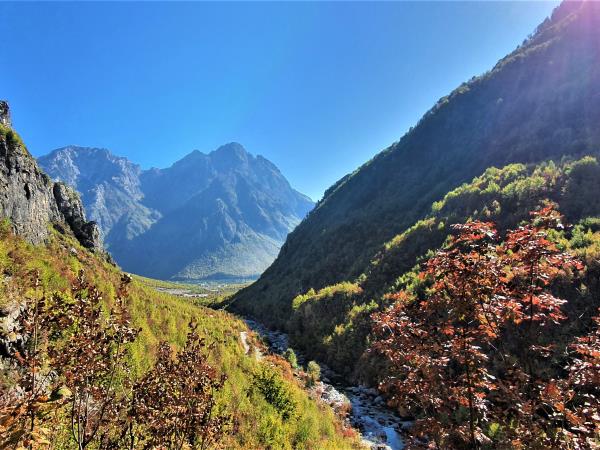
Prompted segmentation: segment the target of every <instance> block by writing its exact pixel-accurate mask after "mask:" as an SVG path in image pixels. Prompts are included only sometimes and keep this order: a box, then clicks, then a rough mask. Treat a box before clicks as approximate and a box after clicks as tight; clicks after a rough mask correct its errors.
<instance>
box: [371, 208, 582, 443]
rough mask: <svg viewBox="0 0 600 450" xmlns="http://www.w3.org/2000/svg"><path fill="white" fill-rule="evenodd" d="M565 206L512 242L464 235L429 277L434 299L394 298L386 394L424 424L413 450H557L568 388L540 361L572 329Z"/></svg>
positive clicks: (484, 232) (380, 338) (383, 343)
mask: <svg viewBox="0 0 600 450" xmlns="http://www.w3.org/2000/svg"><path fill="white" fill-rule="evenodd" d="M560 228H562V224H561V223H560V215H559V214H558V213H557V212H556V211H555V210H554V208H553V205H547V206H545V207H543V208H542V209H541V210H540V211H537V212H534V213H532V220H531V221H530V222H529V223H527V224H525V225H524V226H522V227H519V228H518V229H516V230H512V231H509V232H508V233H507V235H506V238H505V239H504V240H503V241H501V240H500V239H499V236H498V233H497V231H496V230H495V228H494V226H493V224H491V223H483V222H469V223H467V224H464V225H457V226H455V230H456V232H457V234H456V235H455V236H453V237H452V238H451V240H450V242H449V244H448V246H447V248H445V249H442V250H440V251H438V252H437V253H436V254H435V255H434V256H433V257H432V258H430V259H429V260H428V261H427V262H426V263H425V265H424V268H423V270H422V272H421V274H420V278H421V279H422V280H424V281H427V282H428V283H429V288H428V289H427V293H426V295H425V297H424V298H422V299H421V298H418V297H417V296H415V295H414V294H412V293H411V292H406V291H404V292H399V293H396V294H392V295H391V296H390V299H391V300H393V301H394V302H395V303H394V304H393V305H392V307H391V308H389V309H388V310H386V311H383V312H381V313H377V314H375V315H374V316H373V319H374V322H375V326H374V333H375V336H376V338H377V340H376V342H375V344H374V346H373V349H374V350H375V351H377V352H380V353H382V354H383V355H384V356H385V357H386V360H387V362H388V365H389V375H388V376H387V377H386V379H385V380H384V381H383V383H382V384H381V386H380V387H381V389H382V390H383V391H385V392H387V394H388V395H389V396H390V400H391V402H392V403H394V404H396V405H398V406H400V405H401V406H402V407H403V408H405V409H406V413H408V414H412V415H414V416H415V417H416V421H415V425H414V427H413V429H412V433H413V441H412V446H413V447H415V448H418V447H420V446H429V445H435V446H436V448H481V447H484V446H488V445H489V446H497V445H509V444H510V445H512V446H513V447H519V446H521V445H525V446H529V447H530V448H536V446H537V447H539V448H547V447H548V446H554V445H556V444H557V443H558V442H559V440H560V439H561V437H560V433H558V431H559V430H560V429H561V428H562V425H561V424H560V423H559V422H558V421H557V420H555V418H553V417H552V416H551V414H549V411H548V409H547V408H546V407H547V406H548V402H547V401H545V400H546V397H548V393H549V392H554V391H555V390H557V389H559V386H558V384H557V383H556V382H555V381H554V380H553V379H551V378H550V377H548V375H547V374H545V373H544V370H543V369H544V365H543V364H541V363H540V360H543V359H544V358H547V357H548V355H549V353H550V352H552V350H553V349H552V346H551V345H549V344H548V343H547V342H546V339H545V337H546V336H547V334H548V332H549V331H550V330H552V327H553V326H555V325H556V324H558V323H559V322H560V321H561V320H563V319H564V315H563V313H562V311H561V305H562V304H563V300H561V299H558V298H556V297H555V296H553V295H552V293H551V289H550V288H551V286H552V284H553V282H554V281H555V280H556V279H557V278H558V277H559V276H561V275H562V274H564V273H565V272H566V271H570V270H573V269H578V268H580V265H579V263H578V262H577V261H575V260H574V259H573V258H572V257H571V256H570V255H568V254H566V253H564V252H561V251H560V250H559V249H558V248H557V247H556V246H555V245H554V244H553V243H552V242H551V241H550V240H549V239H548V232H549V230H551V229H560Z"/></svg>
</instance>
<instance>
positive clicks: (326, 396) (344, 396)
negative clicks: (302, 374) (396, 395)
mask: <svg viewBox="0 0 600 450" xmlns="http://www.w3.org/2000/svg"><path fill="white" fill-rule="evenodd" d="M245 321H246V323H247V324H248V326H249V327H250V328H251V329H252V330H253V331H255V332H256V333H257V334H259V335H260V336H262V337H263V339H264V340H265V341H266V342H267V343H268V345H269V349H270V351H272V352H273V353H277V354H283V352H285V351H286V350H287V348H288V346H289V345H288V337H287V335H286V334H285V333H281V332H279V331H273V330H269V329H267V328H266V327H264V326H263V325H262V324H260V323H258V322H256V321H254V320H250V319H246V320H245ZM296 355H297V357H298V363H299V364H304V363H305V362H306V360H305V358H304V356H303V355H302V354H299V353H296ZM312 389H313V393H314V394H315V395H316V396H318V397H320V398H321V400H323V401H324V402H326V403H328V404H329V405H331V406H332V407H333V408H334V409H335V410H343V409H346V410H347V409H350V413H349V415H348V421H349V423H350V425H352V427H354V428H356V429H357V430H358V431H360V433H361V436H362V440H363V442H364V444H365V445H367V446H368V447H370V448H371V449H372V450H400V449H402V448H404V444H403V441H402V429H403V428H405V427H406V426H408V425H409V422H407V421H405V420H403V419H402V418H400V417H399V416H398V415H396V414H395V413H394V412H393V411H392V410H391V409H389V408H388V407H387V406H386V404H385V401H384V400H383V398H382V397H381V396H379V395H378V393H377V391H376V390H375V389H371V388H367V387H365V386H348V385H345V384H344V383H343V381H342V379H341V377H340V376H339V375H337V374H336V373H335V372H333V371H332V370H331V369H329V368H328V367H327V366H325V365H321V381H320V382H319V383H317V384H316V386H315V387H313V388H312ZM348 405H350V406H351V408H348Z"/></svg>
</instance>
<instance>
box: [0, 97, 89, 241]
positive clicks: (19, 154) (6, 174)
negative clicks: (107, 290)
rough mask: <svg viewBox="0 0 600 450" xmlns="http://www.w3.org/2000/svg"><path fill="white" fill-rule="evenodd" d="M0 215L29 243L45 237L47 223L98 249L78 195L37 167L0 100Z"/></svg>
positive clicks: (47, 232)
mask: <svg viewBox="0 0 600 450" xmlns="http://www.w3.org/2000/svg"><path fill="white" fill-rule="evenodd" d="M0 217H2V218H6V219H8V220H9V221H10V223H11V226H12V228H13V230H14V231H15V232H16V233H17V234H19V235H21V236H23V237H24V238H25V239H27V240H28V241H29V242H31V243H35V244H39V243H41V242H44V241H46V240H47V239H48V238H49V233H50V230H49V226H50V225H51V224H54V225H55V226H56V227H58V228H60V229H61V230H63V231H67V230H68V231H70V232H72V233H73V234H74V235H75V236H76V237H77V239H78V240H79V241H80V242H81V243H82V245H84V246H85V247H87V248H90V249H92V250H94V249H100V248H101V245H100V242H99V239H98V229H97V227H96V225H95V223H93V222H88V221H86V218H85V214H84V212H83V207H82V205H81V201H80V200H79V197H78V196H77V195H76V194H75V193H74V192H73V191H72V190H71V189H70V188H68V187H67V186H65V185H64V184H62V183H54V182H52V180H51V179H50V177H48V176H47V175H46V174H45V173H44V172H42V171H41V170H40V168H39V167H38V165H37V163H36V161H35V159H34V158H33V157H32V156H31V155H30V154H29V152H28V151H27V149H26V148H25V145H24V144H23V142H21V139H20V138H19V136H18V135H17V134H16V133H15V132H14V131H13V129H12V128H11V121H10V115H9V108H8V104H7V103H6V102H2V101H0Z"/></svg>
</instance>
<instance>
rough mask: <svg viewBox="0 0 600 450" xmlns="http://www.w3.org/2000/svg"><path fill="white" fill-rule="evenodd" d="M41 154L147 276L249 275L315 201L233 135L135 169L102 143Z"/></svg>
mask: <svg viewBox="0 0 600 450" xmlns="http://www.w3.org/2000/svg"><path fill="white" fill-rule="evenodd" d="M39 163H40V165H41V166H42V167H43V168H44V170H45V171H46V172H47V173H48V174H50V176H52V177H53V178H54V179H57V180H61V181H63V182H65V183H67V184H70V185H72V186H74V187H75V189H77V190H78V191H79V192H80V193H81V196H82V198H83V202H84V205H85V208H86V212H87V214H88V216H89V217H91V218H92V219H93V220H95V221H97V222H98V224H99V225H100V229H101V232H102V235H103V237H104V241H105V244H106V246H107V249H108V250H109V251H110V252H111V254H112V255H113V257H114V259H115V260H116V261H117V262H118V263H119V264H120V265H121V266H122V267H123V268H124V269H125V270H128V271H131V272H135V273H139V274H141V275H146V276H151V277H155V278H162V279H171V278H174V279H185V280H201V279H244V278H254V277H256V276H258V275H259V274H260V273H261V272H262V271H263V270H264V269H265V268H266V267H267V266H268V265H269V264H270V263H271V262H272V261H273V259H275V257H276V256H277V253H278V252H279V249H280V247H281V245H282V243H283V241H284V240H285V238H286V236H287V234H288V233H289V232H290V231H291V230H292V229H293V228H294V227H295V226H296V225H297V224H298V223H299V222H300V221H301V220H302V218H303V217H304V216H305V215H306V213H307V212H308V211H309V210H310V209H311V208H312V206H313V203H312V201H311V200H310V199H309V198H308V197H306V196H304V195H302V194H300V193H298V192H297V191H295V190H294V189H292V188H291V187H290V185H289V183H288V182H287V180H286V179H285V178H284V177H283V175H282V174H281V172H280V171H279V170H278V169H277V167H275V166H274V165H273V164H272V163H271V162H269V161H268V160H267V159H265V158H263V157H261V156H253V155H251V154H249V153H248V152H247V151H246V150H245V149H244V148H243V147H242V146H241V145H240V144H237V143H231V144H227V145H224V146H222V147H220V148H219V149H217V150H215V151H213V152H211V153H209V154H205V153H202V152H200V151H197V150H196V151H193V152H192V153H190V154H189V155H187V156H185V157H184V158H183V159H181V160H180V161H178V162H176V163H175V164H173V165H172V166H171V167H169V168H166V169H150V170H146V171H142V170H141V169H140V167H139V166H138V165H136V164H133V163H131V162H130V161H128V160H127V159H126V158H121V157H118V156H115V155H113V154H112V153H110V152H109V151H108V150H105V149H97V148H82V147H73V146H71V147H65V148H61V149H57V150H55V151H53V152H51V153H50V154H49V155H47V156H43V157H41V158H39Z"/></svg>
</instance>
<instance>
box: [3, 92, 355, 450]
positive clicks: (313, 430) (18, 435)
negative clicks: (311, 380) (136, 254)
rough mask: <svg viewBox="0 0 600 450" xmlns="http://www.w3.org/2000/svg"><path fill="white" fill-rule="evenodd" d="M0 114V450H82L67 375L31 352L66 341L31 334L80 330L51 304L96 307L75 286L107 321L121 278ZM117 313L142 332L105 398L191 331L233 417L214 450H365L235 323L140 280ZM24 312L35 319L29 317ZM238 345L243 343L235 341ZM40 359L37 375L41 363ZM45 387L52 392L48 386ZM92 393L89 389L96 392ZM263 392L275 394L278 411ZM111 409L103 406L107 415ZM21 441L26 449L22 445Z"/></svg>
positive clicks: (104, 360) (71, 201)
mask: <svg viewBox="0 0 600 450" xmlns="http://www.w3.org/2000/svg"><path fill="white" fill-rule="evenodd" d="M7 113H8V106H7V105H6V103H5V102H0V273H2V274H3V279H2V283H0V416H2V421H0V422H1V423H0V447H2V448H13V447H15V446H18V445H19V444H20V443H21V442H25V443H26V445H30V446H34V447H35V446H40V445H42V446H45V445H46V444H48V442H51V443H52V445H54V446H56V447H58V448H64V449H71V448H79V447H80V445H78V444H79V443H76V442H75V441H74V434H73V433H72V422H71V419H70V417H71V410H70V409H69V407H68V404H69V403H68V402H67V401H63V400H65V399H66V398H71V397H72V396H73V395H76V394H73V392H74V390H69V389H67V388H66V387H65V386H66V385H67V383H68V381H66V379H67V378H68V377H67V376H65V375H64V373H63V374H61V373H60V370H54V369H53V368H54V367H56V366H52V365H50V366H46V364H47V363H49V361H51V360H52V358H51V357H48V355H47V354H46V353H45V352H44V351H43V350H40V347H44V348H46V347H47V346H48V344H49V342H53V343H56V342H58V343H65V341H66V342H67V343H69V342H71V341H70V340H69V339H65V340H63V339H61V338H60V337H58V336H55V335H54V334H53V333H50V332H49V330H47V329H41V330H40V333H39V335H37V334H36V332H34V331H33V330H34V329H37V328H36V327H41V326H40V325H39V324H40V323H44V324H46V326H47V325H48V324H49V323H52V322H54V323H60V325H59V327H62V328H65V329H72V327H73V326H74V323H76V322H78V320H77V319H81V317H77V314H78V312H77V311H79V313H81V310H78V309H77V308H74V309H72V310H71V311H74V312H73V315H72V316H70V317H67V318H66V320H65V317H63V318H62V321H61V319H56V317H59V316H60V312H58V311H57V310H55V309H54V308H55V307H56V305H57V303H56V298H60V299H62V300H64V301H65V302H67V303H69V304H71V305H72V304H74V303H77V302H81V304H83V303H85V304H92V303H93V298H94V296H93V295H92V294H91V293H90V291H91V289H90V288H87V287H86V288H85V289H83V291H85V293H83V294H82V292H83V291H82V290H81V286H80V284H79V281H78V279H80V278H82V277H83V279H85V280H86V281H89V282H90V283H91V285H90V286H95V287H96V288H97V289H98V290H99V291H100V292H101V295H100V296H99V297H97V299H98V300H99V301H100V302H101V304H100V305H99V306H100V307H101V308H102V309H103V312H101V311H100V310H94V313H92V314H91V315H92V316H94V317H103V318H104V319H106V318H107V316H108V314H104V313H107V312H108V311H109V310H111V309H113V308H114V306H115V303H116V302H117V296H118V292H119V289H120V285H121V283H120V280H122V279H123V274H122V273H121V272H120V270H118V269H117V268H116V267H114V265H112V264H110V263H109V262H108V261H107V260H106V258H104V257H103V254H102V253H101V252H90V251H86V248H88V249H89V248H92V249H96V248H100V247H98V245H99V244H98V242H97V237H98V232H97V228H96V225H95V224H94V223H93V222H85V218H84V215H83V207H82V205H81V202H80V200H79V198H78V196H77V194H76V193H75V192H73V191H72V190H71V189H70V188H67V187H66V186H65V185H63V184H62V183H53V182H52V181H51V180H50V178H49V177H48V176H47V175H45V174H44V173H43V172H42V171H41V170H40V169H39V168H38V166H37V164H36V162H35V160H34V159H33V157H32V156H30V155H29V153H28V152H27V150H26V149H25V146H24V145H23V143H22V142H21V140H20V138H19V137H18V135H17V134H16V133H15V132H14V131H13V130H12V129H11V128H10V120H9V116H8V114H7ZM52 225H54V228H53V227H52ZM86 233H87V234H86ZM75 237H77V238H78V239H76V238H75ZM81 274H83V275H81ZM125 279H127V277H126V278H125ZM77 289H79V293H78V294H76V291H77ZM77 295H79V297H77ZM125 303H126V308H127V310H128V313H126V314H123V316H122V317H121V319H122V321H120V322H119V323H120V324H123V323H125V322H126V323H128V324H131V325H132V326H133V327H134V328H135V329H137V330H139V336H138V337H137V339H136V340H135V341H134V342H131V343H126V344H125V345H126V346H127V352H126V355H127V363H128V366H129V367H130V368H131V372H130V371H129V370H126V371H124V372H123V373H121V372H119V382H118V383H116V384H115V386H116V387H114V389H113V390H112V391H110V392H111V395H112V394H116V393H117V391H118V390H119V389H122V388H125V387H126V386H127V385H130V383H127V382H125V381H124V380H123V379H122V378H127V377H131V379H130V380H129V381H130V382H132V381H135V380H137V379H139V377H140V376H141V375H142V374H144V373H145V371H147V370H148V369H149V368H150V367H152V365H153V364H154V363H155V360H156V357H157V353H158V343H159V342H160V341H167V342H169V343H170V344H171V345H172V346H173V347H174V348H181V346H182V345H183V343H184V342H185V341H186V333H187V331H188V330H189V328H188V324H192V323H195V324H196V325H197V326H198V330H199V334H200V335H201V337H202V339H204V340H206V342H207V344H209V345H210V351H207V353H209V358H210V363H211V365H212V366H213V367H214V368H215V370H216V372H217V373H218V375H219V376H221V375H224V376H225V377H226V381H225V384H224V387H223V389H220V390H219V392H218V394H216V397H215V401H216V403H217V405H216V409H218V411H219V414H221V413H223V414H225V415H226V416H228V417H230V418H231V426H228V427H227V428H226V430H225V434H224V436H223V437H222V439H221V442H220V443H219V444H220V445H219V447H218V448H230V449H251V448H256V449H263V448H286V449H287V448H292V445H293V446H294V447H297V448H322V449H336V450H337V449H354V448H356V449H357V448H362V447H360V444H359V442H358V437H357V434H356V433H355V432H354V431H353V430H352V429H349V428H348V427H346V426H345V425H344V424H343V423H342V421H341V419H340V418H338V417H337V416H335V414H334V412H333V410H332V409H331V408H330V407H329V406H327V405H325V404H324V403H322V402H320V401H317V400H315V399H314V398H313V397H311V396H310V395H309V393H308V392H307V391H306V390H305V389H304V386H303V383H301V381H300V380H297V379H295V378H294V377H293V376H292V372H291V368H290V366H289V364H288V363H287V362H286V361H285V360H283V359H282V358H279V357H275V356H265V357H264V359H261V358H257V357H255V353H254V351H252V352H250V351H246V350H245V346H246V345H252V349H253V350H254V348H255V347H256V348H262V346H263V344H262V343H261V342H260V341H259V339H258V338H257V337H256V336H255V335H254V334H253V333H252V332H251V331H250V330H249V328H248V327H247V326H246V324H244V322H243V321H241V320H239V319H236V318H234V317H233V316H231V315H230V314H228V313H226V312H223V311H221V312H217V311H213V310H209V309H207V308H203V307H200V306H196V305H194V304H193V303H192V302H190V301H189V299H187V300H186V299H183V298H178V297H175V296H173V295H169V294H167V293H164V292H158V291H157V290H155V289H154V288H153V287H151V286H149V285H148V284H146V283H145V282H142V281H140V280H138V279H137V278H136V279H134V280H132V281H131V282H130V283H129V285H128V287H127V293H126V295H125ZM33 305H35V307H34V306H33ZM44 306H45V308H44ZM33 309H35V313H32V310H33ZM40 310H45V311H46V313H41V316H44V314H49V315H50V316H51V318H50V317H48V315H46V316H44V317H45V319H44V320H42V319H41V318H40V315H38V311H40ZM96 313H97V314H98V315H97V316H96ZM55 314H56V315H55ZM71 320H72V321H71ZM85 323H89V322H85ZM88 331H89V330H88ZM113 332H114V333H119V332H116V331H114V330H110V334H112V333H113ZM103 333H104V334H102V333H98V335H100V334H102V336H99V337H98V341H99V342H102V343H103V344H98V347H100V346H102V350H98V347H94V344H90V345H88V346H87V347H86V348H87V349H89V351H90V352H91V354H94V362H95V364H98V366H99V365H104V367H107V366H113V365H117V364H118V363H116V362H115V360H116V359H117V357H116V356H115V354H116V353H118V352H119V350H118V349H117V350H116V352H115V351H114V349H113V350H111V351H108V350H106V349H107V347H108V346H109V345H110V344H105V342H107V341H105V340H104V339H106V330H105V331H104V332H103ZM242 333H243V334H242ZM34 334H35V335H36V336H37V337H39V342H40V343H41V342H43V344H41V345H39V346H37V347H36V345H37V343H38V339H37V338H36V339H32V335H34ZM241 336H244V337H245V338H244V340H243V341H242V339H241ZM68 345H70V344H68ZM21 355H23V356H24V357H25V358H32V359H29V360H28V361H32V360H33V359H34V358H35V359H36V363H35V365H33V366H29V365H28V364H27V363H25V362H24V361H25V360H24V359H23V356H21ZM32 355H35V356H32ZM43 355H46V356H43ZM54 356H56V355H54ZM42 360H43V361H44V363H43V364H42V363H40V361H42ZM42 365H43V366H44V367H43V368H41V367H40V366H42ZM84 365H85V363H81V367H82V368H81V370H87V369H89V367H87V368H83V366H84ZM98 366H96V365H94V366H93V367H94V368H93V369H90V370H91V371H94V376H90V377H89V378H86V385H87V383H88V381H89V380H90V379H91V378H94V382H92V383H100V384H103V385H104V383H106V380H105V379H104V378H101V377H98V376H96V375H95V374H96V373H97V372H96V370H97V367H98ZM78 367H79V366H78ZM29 371H31V372H29ZM44 371H49V374H47V373H45V372H44ZM29 373H31V374H35V379H37V378H38V376H39V378H40V379H43V380H44V381H43V383H40V384H41V386H40V385H38V383H32V382H29V381H27V382H25V383H24V384H23V383H21V384H20V382H22V381H23V379H28V378H27V375H28V374H29ZM41 373H45V374H44V375H41ZM261 374H269V376H270V377H271V378H269V380H267V383H266V384H265V386H266V387H263V389H262V390H261V389H260V387H261V386H258V382H257V377H259V376H260V375H261ZM61 377H63V378H61ZM50 379H51V380H52V381H48V380H50ZM224 379H225V378H224ZM57 380H60V384H61V386H62V387H61V392H62V394H60V395H61V396H62V397H61V401H55V398H54V397H52V398H51V399H50V400H49V397H50V396H54V395H56V392H54V391H53V392H50V391H49V388H48V386H52V383H53V382H57ZM71 381H72V380H71ZM111 381H112V380H111ZM109 382H110V381H109ZM62 383H64V384H62ZM24 386H25V387H24ZM97 386H98V384H96V385H94V389H96V388H97ZM34 387H35V389H34ZM268 388H272V389H275V392H277V395H279V397H278V401H279V403H278V402H276V401H275V400H274V399H273V394H272V393H270V392H268V391H267V389H268ZM42 393H43V395H41V394H42ZM269 394H270V395H269ZM31 398H35V404H36V407H35V411H41V409H43V413H40V414H37V413H36V415H35V418H34V419H33V420H32V419H31V417H30V416H29V414H27V420H26V421H25V420H24V417H25V415H24V411H25V409H26V408H25V407H24V406H23V405H24V404H31V403H24V402H25V401H28V400H27V399H31ZM44 398H45V399H44ZM282 401H285V402H287V405H288V409H287V410H286V411H287V412H289V411H291V413H293V414H291V413H290V416H289V417H288V415H286V414H287V413H286V414H284V413H283V412H282V408H281V407H280V405H281V402H282ZM42 404H43V407H40V406H39V405H42ZM128 404H129V402H128ZM114 405H115V403H111V407H112V406H114ZM121 406H123V405H121ZM118 408H119V406H117V409H118ZM289 408H291V409H289ZM122 412H124V410H122ZM128 412H129V410H128ZM86 414H87V412H86ZM110 417H111V419H108V415H106V416H103V425H102V426H103V427H108V428H106V429H108V431H109V432H115V433H117V434H119V433H121V431H122V426H123V423H125V422H121V421H118V420H115V419H116V416H115V415H114V412H113V411H112V410H111V414H110ZM123 418H124V417H123ZM24 423H25V426H23V424H24ZM111 428H112V429H111ZM99 434H102V433H99ZM30 435H31V436H33V438H32V439H29V436H30ZM101 439H104V437H100V436H98V439H95V440H93V441H92V444H91V445H89V447H92V446H93V447H100V448H103V444H104V441H102V442H100V440H101ZM32 441H33V443H32ZM292 443H293V444H292ZM134 444H135V445H134ZM131 446H135V448H142V445H141V444H140V443H139V442H135V443H134V442H133V441H132V442H131V443H130V442H128V444H127V447H128V448H129V447H131ZM114 448H117V447H114ZM118 448H123V447H122V446H119V447H118ZM132 448H133V447H132Z"/></svg>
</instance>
